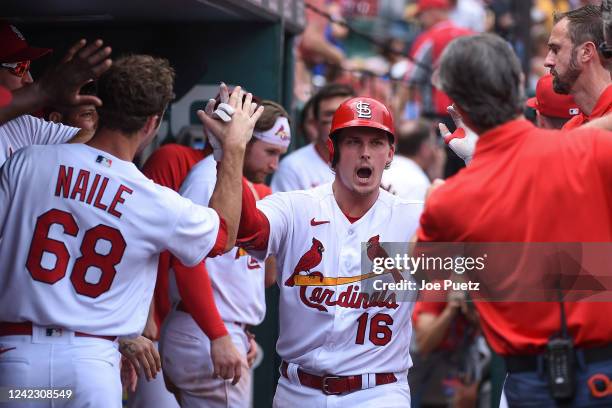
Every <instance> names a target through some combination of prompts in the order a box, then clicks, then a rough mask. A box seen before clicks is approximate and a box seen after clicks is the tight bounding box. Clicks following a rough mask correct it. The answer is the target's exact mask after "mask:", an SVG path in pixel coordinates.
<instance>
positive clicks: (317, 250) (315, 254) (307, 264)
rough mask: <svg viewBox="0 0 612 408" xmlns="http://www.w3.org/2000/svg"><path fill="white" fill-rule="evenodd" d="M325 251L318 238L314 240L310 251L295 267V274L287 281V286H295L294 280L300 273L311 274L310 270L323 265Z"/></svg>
mask: <svg viewBox="0 0 612 408" xmlns="http://www.w3.org/2000/svg"><path fill="white" fill-rule="evenodd" d="M324 251H325V247H324V246H323V244H322V243H321V241H319V240H318V239H316V238H312V245H311V246H310V249H309V250H308V251H306V253H305V254H304V255H302V257H301V258H300V260H299V261H298V263H297V265H296V266H295V269H294V270H293V273H292V274H291V276H290V277H289V279H287V280H286V281H285V285H287V286H293V285H295V282H294V281H293V279H294V277H295V276H296V275H299V274H300V272H308V274H310V270H311V269H313V268H315V267H316V266H318V265H319V264H320V263H321V260H322V259H323V252H324Z"/></svg>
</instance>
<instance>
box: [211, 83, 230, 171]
mask: <svg viewBox="0 0 612 408" xmlns="http://www.w3.org/2000/svg"><path fill="white" fill-rule="evenodd" d="M219 95H220V98H221V103H220V104H219V106H218V107H217V109H215V103H216V101H215V100H214V99H209V100H208V103H207V104H206V108H205V109H204V112H206V114H207V115H208V116H211V117H212V118H214V119H217V120H222V121H223V122H226V123H227V122H230V121H231V120H232V115H233V114H234V108H232V107H231V106H230V105H229V104H228V102H229V90H228V89H227V85H225V84H224V83H221V85H220V86H219ZM204 133H205V134H206V137H207V138H208V142H209V143H210V145H211V146H212V148H213V157H214V158H215V160H216V161H221V158H222V157H223V149H222V147H221V142H219V140H218V139H217V138H216V137H215V135H214V134H213V133H212V132H211V131H209V130H208V129H206V128H204Z"/></svg>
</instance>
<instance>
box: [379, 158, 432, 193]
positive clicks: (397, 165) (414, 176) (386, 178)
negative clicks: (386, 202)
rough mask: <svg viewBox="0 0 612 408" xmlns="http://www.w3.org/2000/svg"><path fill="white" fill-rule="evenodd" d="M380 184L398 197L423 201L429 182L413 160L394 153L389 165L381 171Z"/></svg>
mask: <svg viewBox="0 0 612 408" xmlns="http://www.w3.org/2000/svg"><path fill="white" fill-rule="evenodd" d="M380 185H381V187H382V188H383V189H385V190H387V191H388V192H390V193H391V194H394V195H396V196H398V197H401V198H405V199H408V200H420V201H423V200H425V193H427V189H428V188H429V186H430V185H431V182H430V181H429V178H428V177H427V174H425V172H424V171H423V169H422V168H421V167H420V166H419V165H418V164H417V163H416V162H415V161H414V160H412V159H409V158H407V157H402V156H400V155H397V154H396V155H395V156H394V157H393V161H392V162H391V167H390V168H388V169H386V170H385V171H383V175H382V180H381V183H380Z"/></svg>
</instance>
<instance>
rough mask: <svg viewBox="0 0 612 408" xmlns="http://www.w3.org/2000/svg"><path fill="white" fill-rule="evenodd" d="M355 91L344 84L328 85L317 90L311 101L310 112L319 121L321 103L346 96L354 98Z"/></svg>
mask: <svg viewBox="0 0 612 408" xmlns="http://www.w3.org/2000/svg"><path fill="white" fill-rule="evenodd" d="M355 95H356V94H355V90H354V89H353V87H352V86H350V85H345V84H328V85H325V86H324V87H323V88H321V89H320V90H319V92H317V93H316V94H315V96H313V99H312V111H313V113H314V118H315V119H317V120H318V119H319V114H320V113H321V102H322V101H324V100H327V99H331V98H336V97H338V96H346V97H347V98H350V97H353V96H355Z"/></svg>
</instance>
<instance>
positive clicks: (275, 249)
mask: <svg viewBox="0 0 612 408" xmlns="http://www.w3.org/2000/svg"><path fill="white" fill-rule="evenodd" d="M257 207H258V208H259V209H260V210H261V211H262V212H263V213H264V214H265V216H266V217H267V219H268V221H269V223H270V237H269V241H268V248H267V252H268V253H267V254H266V255H276V261H277V268H278V271H279V275H278V285H279V287H280V288H281V291H280V292H281V294H280V304H279V311H280V334H279V339H278V343H277V350H278V353H279V355H280V356H281V357H282V358H283V359H284V360H286V361H288V362H290V363H294V364H298V365H299V366H301V367H302V368H303V369H304V370H306V371H309V372H312V373H330V374H334V375H356V374H364V373H377V372H402V371H405V370H407V369H408V368H409V367H410V365H411V359H410V355H409V351H408V348H409V344H410V337H411V333H412V326H411V322H410V316H411V314H412V308H413V303H412V302H400V301H398V299H396V297H395V294H393V293H389V292H383V291H379V292H376V293H375V294H373V295H372V296H368V294H366V293H364V294H361V293H360V286H361V284H362V283H363V282H364V281H363V280H360V277H363V274H365V273H366V272H368V271H370V270H371V266H372V265H371V261H369V260H368V261H366V263H367V264H366V269H368V271H362V268H361V259H362V243H364V242H368V241H371V240H373V239H378V240H379V241H380V242H384V241H390V242H391V241H392V242H408V241H409V240H410V238H411V236H412V235H413V234H414V232H415V231H416V228H417V226H418V223H419V215H420V213H421V211H422V203H420V202H412V201H408V200H403V199H400V198H399V197H396V196H393V195H391V194H389V193H387V192H386V191H384V190H380V195H379V197H378V199H377V200H376V202H375V204H374V205H373V206H372V208H371V209H370V210H369V211H368V212H367V213H366V214H365V215H364V216H363V217H361V218H360V219H359V220H357V221H356V222H354V223H352V224H351V222H350V221H349V220H348V219H347V218H346V216H345V215H344V214H343V213H342V211H341V210H340V208H339V207H338V204H337V203H336V200H335V198H334V195H333V192H332V184H331V183H328V184H325V185H322V186H319V187H317V188H314V189H311V190H306V191H294V192H288V193H277V194H272V195H271V196H268V197H266V198H264V199H263V200H261V201H258V202H257ZM376 236H378V238H376ZM364 247H365V246H364ZM363 250H364V251H365V249H363ZM389 255H390V256H394V254H389ZM366 258H367V257H366ZM294 273H300V274H302V275H304V274H308V273H315V274H316V273H320V274H321V275H322V276H323V277H325V278H331V280H334V278H337V277H355V278H357V279H355V282H354V283H350V284H340V283H336V284H333V283H332V284H330V285H328V286H298V285H295V286H290V285H288V282H289V280H290V279H291V277H292V276H294V275H293V274H294Z"/></svg>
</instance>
